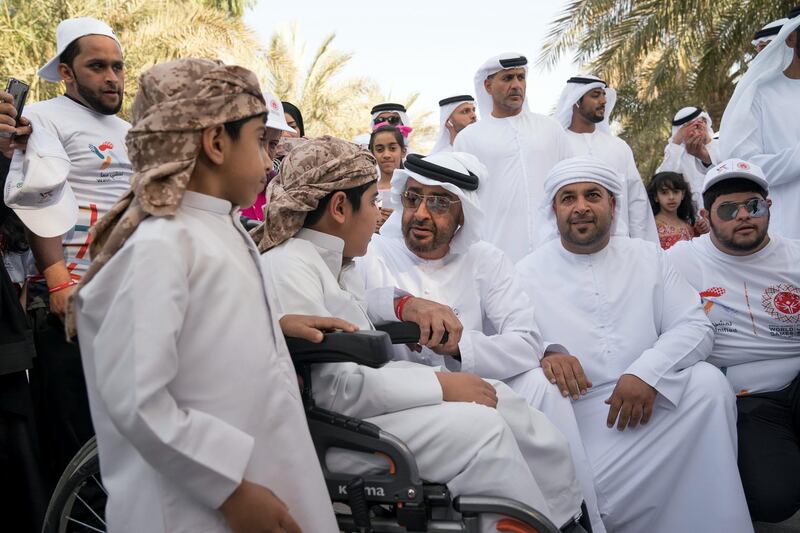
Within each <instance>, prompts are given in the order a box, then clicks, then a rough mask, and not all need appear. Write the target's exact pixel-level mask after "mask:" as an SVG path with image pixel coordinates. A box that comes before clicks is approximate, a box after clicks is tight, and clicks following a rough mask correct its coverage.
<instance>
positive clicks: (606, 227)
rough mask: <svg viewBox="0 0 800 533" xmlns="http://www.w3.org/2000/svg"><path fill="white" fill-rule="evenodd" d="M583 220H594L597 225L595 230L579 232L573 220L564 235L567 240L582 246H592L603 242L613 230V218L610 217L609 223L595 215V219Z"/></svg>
mask: <svg viewBox="0 0 800 533" xmlns="http://www.w3.org/2000/svg"><path fill="white" fill-rule="evenodd" d="M580 220H581V221H582V222H594V224H595V227H594V230H592V229H589V230H588V231H586V232H585V233H579V232H578V231H577V230H576V229H575V228H574V227H573V224H575V222H572V223H570V224H569V226H568V229H567V231H566V232H564V234H562V237H563V238H564V240H566V241H567V242H569V243H571V244H574V245H576V246H580V247H583V248H587V247H591V246H592V245H594V244H597V243H598V242H601V241H602V240H603V239H605V238H606V236H607V235H608V233H609V232H610V231H611V220H610V219H609V221H608V223H607V224H604V223H602V222H601V220H600V219H599V218H598V217H594V219H593V220H586V219H580Z"/></svg>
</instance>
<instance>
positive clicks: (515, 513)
mask: <svg viewBox="0 0 800 533" xmlns="http://www.w3.org/2000/svg"><path fill="white" fill-rule="evenodd" d="M381 329H382V331H381V330H379V331H359V332H356V333H344V332H333V333H327V334H325V338H324V340H323V341H322V342H321V343H312V342H309V341H306V340H303V339H297V338H291V337H287V339H286V342H287V345H288V347H289V352H290V354H291V356H292V361H293V363H294V365H295V369H296V371H297V373H298V374H299V375H300V376H301V377H302V378H303V380H302V381H303V385H302V399H303V405H304V409H305V413H306V417H307V421H308V426H309V430H310V432H311V438H312V440H313V442H314V447H315V449H316V452H317V456H318V458H319V461H320V464H321V466H322V470H323V474H324V477H325V482H326V485H327V488H328V492H329V494H330V497H331V501H332V502H333V507H334V512H335V515H336V520H337V523H338V525H339V529H340V531H343V532H347V533H350V532H353V533H405V532H420V533H423V532H427V533H454V532H460V533H479V532H480V531H481V530H482V529H481V517H482V516H483V515H487V514H492V515H497V516H499V517H501V518H499V519H498V522H497V526H496V528H497V531H501V532H508V533H560V532H565V533H566V532H569V533H586V532H587V531H588V532H591V526H590V525H589V521H588V514H587V512H586V507H585V505H584V506H583V507H582V511H583V516H582V517H581V519H580V520H579V521H575V522H571V523H569V524H566V525H564V526H562V527H560V528H559V527H558V526H556V525H555V524H553V523H552V522H551V521H550V520H549V519H548V518H547V517H546V516H544V515H543V514H542V513H540V512H538V511H536V510H535V509H532V508H530V507H529V506H527V505H524V504H522V503H520V502H516V501H513V500H509V499H505V498H496V497H486V496H477V495H476V496H467V495H461V496H458V497H455V498H453V497H451V494H450V492H449V490H448V489H447V487H446V486H444V485H439V484H433V483H426V482H425V481H423V480H422V479H421V478H420V475H419V472H418V469H417V464H416V462H415V460H414V456H413V455H412V453H411V451H410V450H409V449H408V447H407V446H406V445H405V444H404V443H403V442H402V441H401V440H399V439H398V438H397V437H395V436H393V435H391V434H389V433H387V432H385V431H383V430H381V429H380V428H379V427H378V426H376V425H374V424H371V423H369V422H366V421H363V420H359V419H356V418H352V417H349V416H344V415H341V414H338V413H334V412H331V411H328V410H325V409H322V408H319V407H317V406H315V405H314V400H313V389H312V382H311V365H312V364H316V363H343V362H354V363H357V364H361V365H367V366H370V367H372V368H378V367H380V366H383V365H384V364H386V363H387V362H389V361H390V360H391V357H392V346H391V345H392V343H394V344H406V343H411V342H416V341H417V340H418V339H419V328H418V327H417V326H416V325H415V324H412V323H403V322H401V323H394V324H388V325H386V326H383V327H381ZM333 448H336V449H344V450H348V451H353V452H361V453H368V454H377V455H379V456H380V457H382V458H384V459H385V460H387V461H388V465H389V468H388V469H387V471H386V472H382V473H377V474H365V475H350V474H344V473H337V472H332V471H330V470H329V469H328V468H327V465H326V461H325V458H326V453H327V451H328V450H330V449H333ZM99 466H100V465H99V462H98V456H97V446H96V443H95V440H94V439H92V440H91V441H89V442H88V443H87V444H86V445H85V446H84V447H83V448H82V449H81V450H80V451H79V452H78V453H77V454H76V456H75V458H74V459H73V461H72V462H71V463H70V465H69V466H68V467H67V469H66V470H65V472H64V474H63V475H62V478H61V480H59V482H58V485H57V487H56V490H55V492H54V493H53V496H52V498H51V500H50V504H49V506H48V509H47V513H46V516H45V520H44V525H43V527H42V533H73V532H100V533H103V532H105V531H106V527H105V521H104V514H103V507H104V499H103V498H100V499H98V498H93V499H92V501H88V500H89V499H88V498H87V497H86V496H85V494H86V492H87V491H88V492H89V493H94V494H96V493H97V490H98V489H97V488H98V487H99V488H100V489H102V491H103V492H105V489H103V488H102V483H101V480H100V468H99ZM98 500H103V501H102V507H100V506H98V505H91V503H92V502H96V501H98ZM98 507H99V508H98Z"/></svg>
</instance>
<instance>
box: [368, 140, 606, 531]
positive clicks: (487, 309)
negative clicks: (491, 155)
mask: <svg viewBox="0 0 800 533" xmlns="http://www.w3.org/2000/svg"><path fill="white" fill-rule="evenodd" d="M485 175H486V168H485V167H484V166H483V165H482V164H480V162H479V161H478V160H477V159H476V158H475V157H474V156H473V155H471V154H466V153H463V152H449V153H438V154H434V155H431V156H428V157H425V158H422V157H420V156H418V155H416V154H411V155H409V156H408V158H407V159H406V164H405V168H404V169H400V170H396V171H395V173H394V178H393V179H392V194H393V196H394V197H395V198H394V199H393V200H392V203H393V204H394V205H402V206H403V209H402V210H401V211H398V212H397V214H396V215H393V216H392V217H391V218H390V219H389V221H388V222H387V224H386V225H385V226H384V227H383V229H382V232H381V235H376V236H374V237H373V238H372V242H371V244H370V246H369V251H368V253H367V255H366V256H364V258H363V259H360V260H358V261H356V264H357V265H358V269H359V270H360V271H361V273H362V275H363V276H364V279H365V284H366V288H367V289H368V290H369V289H376V288H380V287H397V288H398V289H401V290H403V291H406V292H408V293H409V294H416V295H420V296H424V297H425V298H430V299H432V300H434V301H436V302H438V303H441V304H445V305H447V306H449V307H450V308H451V309H453V310H454V313H455V314H456V315H457V316H458V319H459V321H460V322H461V325H462V327H463V333H462V334H461V339H460V340H459V342H458V344H457V345H455V346H452V347H451V346H448V347H446V348H445V347H444V346H441V345H437V346H432V347H430V348H428V347H421V349H419V352H418V353H415V351H412V350H410V349H407V348H398V350H397V351H398V352H400V353H398V356H399V357H400V358H403V359H408V360H411V361H415V362H417V363H422V364H426V365H431V366H439V367H444V368H448V369H450V370H452V371H456V372H470V373H474V374H477V375H479V376H481V377H482V378H489V379H499V380H503V381H505V383H506V384H507V385H509V386H510V387H511V388H512V389H513V390H514V391H515V392H516V393H518V394H520V395H521V396H523V397H524V398H526V399H527V400H528V403H529V404H530V405H531V406H532V407H534V408H536V409H538V410H540V411H542V412H543V413H544V414H545V415H547V416H548V418H549V419H550V420H551V421H552V422H553V424H554V425H555V426H556V427H557V428H558V429H559V430H560V431H561V433H562V434H563V435H564V436H565V437H567V439H568V440H569V441H570V449H571V451H572V454H573V461H574V463H575V466H576V470H577V474H578V478H579V479H580V480H581V484H582V485H583V493H584V497H585V500H586V503H587V507H588V509H589V514H590V515H592V516H591V518H592V524H593V525H594V531H595V532H599V531H604V528H603V525H602V522H601V520H600V515H599V513H598V512H597V502H596V498H595V494H594V482H593V479H592V474H591V470H590V468H589V466H588V463H587V461H586V456H585V453H584V452H583V445H582V444H581V442H580V434H579V432H578V427H577V424H576V423H575V416H574V415H573V413H572V406H571V405H570V402H569V400H567V399H566V398H564V397H562V396H561V394H560V393H559V391H558V389H555V388H554V387H551V386H550V383H549V382H548V381H547V379H546V378H545V377H544V374H543V373H542V370H541V368H539V358H540V357H541V355H542V353H543V351H544V350H543V346H542V338H541V335H539V330H538V328H537V326H536V321H535V319H534V310H533V306H532V305H531V302H530V300H529V299H528V297H527V296H526V295H525V293H524V292H523V289H522V285H521V284H520V282H519V280H518V276H517V274H516V272H515V271H514V265H513V264H512V263H511V261H510V260H509V259H508V258H507V257H506V256H505V254H503V252H502V251H501V250H499V249H498V248H496V247H495V246H494V245H492V244H489V243H488V242H486V241H482V240H480V231H481V225H482V224H483V212H482V211H481V208H480V203H479V201H478V195H477V189H478V188H479V187H480V186H481V179H483V178H484V177H485Z"/></svg>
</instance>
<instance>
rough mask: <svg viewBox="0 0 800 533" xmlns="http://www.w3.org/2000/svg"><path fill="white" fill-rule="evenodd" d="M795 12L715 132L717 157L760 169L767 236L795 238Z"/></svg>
mask: <svg viewBox="0 0 800 533" xmlns="http://www.w3.org/2000/svg"><path fill="white" fill-rule="evenodd" d="M798 98H800V11H798V12H797V13H795V14H794V17H792V18H790V19H789V21H788V22H786V23H785V24H784V25H783V28H781V31H780V33H778V35H776V36H775V39H774V40H773V41H772V42H771V43H770V44H769V45H767V47H766V48H765V49H764V50H763V51H762V52H761V53H760V54H758V56H756V58H755V59H754V60H753V61H752V62H751V63H750V65H749V67H748V69H747V72H746V73H745V74H744V76H742V79H741V80H739V83H738V84H737V85H736V90H735V91H734V92H733V96H732V97H731V101H730V102H729V103H728V107H727V108H725V114H724V115H723V116H722V125H721V127H720V136H719V138H720V142H721V156H722V157H723V158H725V159H728V158H739V159H743V160H745V161H748V162H750V163H753V164H755V165H758V166H759V167H761V168H762V169H763V170H764V174H765V175H766V176H767V180H769V190H770V194H771V197H772V208H771V217H772V219H771V220H770V226H771V231H772V233H773V234H777V235H783V236H784V237H789V238H790V239H798V238H800V210H798V209H797V206H798V205H800V106H798V105H797V102H798Z"/></svg>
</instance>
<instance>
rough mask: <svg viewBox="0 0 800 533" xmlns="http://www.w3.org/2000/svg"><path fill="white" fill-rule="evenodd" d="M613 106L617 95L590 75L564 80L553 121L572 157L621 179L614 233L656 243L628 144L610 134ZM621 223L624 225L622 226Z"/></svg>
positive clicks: (641, 185)
mask: <svg viewBox="0 0 800 533" xmlns="http://www.w3.org/2000/svg"><path fill="white" fill-rule="evenodd" d="M616 103H617V91H615V90H614V89H612V88H611V87H609V86H608V84H607V83H606V82H604V81H603V80H601V79H600V78H598V77H597V76H593V75H590V74H589V75H585V76H573V77H572V78H570V79H568V80H567V84H566V86H565V87H564V90H563V91H561V97H560V98H559V100H558V106H557V107H556V114H555V119H556V120H557V121H558V122H559V123H560V124H561V126H562V127H563V128H564V129H565V130H566V131H567V139H569V143H570V146H571V147H572V153H573V155H576V156H577V155H589V156H593V157H596V158H598V159H600V160H602V161H604V162H605V163H606V164H608V165H609V166H611V167H612V168H613V169H614V170H616V171H617V172H618V173H619V174H620V175H621V176H624V178H625V187H624V188H623V191H622V195H621V196H620V197H619V198H617V201H619V202H621V203H622V205H620V209H619V214H620V218H621V220H620V222H619V224H618V226H617V228H618V229H622V228H624V227H627V233H623V234H626V235H629V236H631V237H638V238H640V239H645V240H648V241H652V242H658V230H657V229H656V221H655V219H654V218H653V209H652V208H651V207H650V201H649V200H648V198H647V191H646V190H645V188H644V184H643V183H642V177H641V176H640V175H639V170H638V169H637V168H636V161H634V159H633V151H632V150H631V147H630V146H628V143H626V142H625V141H623V140H622V139H620V138H619V137H617V136H615V135H613V134H612V133H611V126H610V125H609V117H610V116H611V112H612V111H613V110H614V105H615V104H616ZM623 223H624V224H623Z"/></svg>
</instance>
